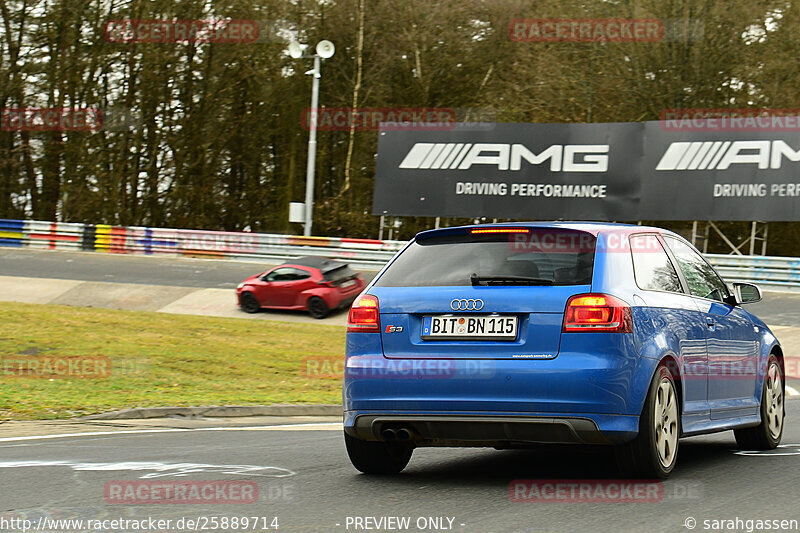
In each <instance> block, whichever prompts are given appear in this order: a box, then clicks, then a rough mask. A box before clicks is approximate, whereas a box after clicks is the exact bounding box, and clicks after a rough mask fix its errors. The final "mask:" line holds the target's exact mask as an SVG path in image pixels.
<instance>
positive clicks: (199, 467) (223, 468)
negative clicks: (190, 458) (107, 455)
mask: <svg viewBox="0 0 800 533" xmlns="http://www.w3.org/2000/svg"><path fill="white" fill-rule="evenodd" d="M35 466H51V467H52V466H67V467H70V468H72V469H73V470H75V471H93V472H119V471H134V472H141V471H143V470H152V471H153V472H151V473H149V474H145V475H143V476H141V477H140V479H154V478H159V477H166V476H175V477H183V476H188V475H189V474H197V473H204V472H216V473H218V474H230V475H242V476H244V475H247V476H260V477H290V476H294V475H295V474H296V472H293V471H291V470H289V469H287V468H281V467H279V466H256V465H209V464H201V463H159V462H150V463H144V462H130V461H129V462H122V463H81V462H72V461H0V469H3V468H30V467H35Z"/></svg>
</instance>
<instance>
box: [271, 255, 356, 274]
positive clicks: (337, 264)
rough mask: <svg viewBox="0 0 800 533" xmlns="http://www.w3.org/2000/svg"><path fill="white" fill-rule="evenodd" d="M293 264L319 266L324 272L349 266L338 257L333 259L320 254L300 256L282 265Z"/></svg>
mask: <svg viewBox="0 0 800 533" xmlns="http://www.w3.org/2000/svg"><path fill="white" fill-rule="evenodd" d="M291 265H296V266H304V267H311V268H318V269H319V270H321V271H322V272H330V271H331V270H335V269H337V268H341V267H343V266H347V263H342V262H341V261H337V260H336V259H331V258H329V257H320V256H318V255H304V256H302V257H298V258H297V259H292V260H291V261H287V262H285V263H283V264H282V265H280V266H291Z"/></svg>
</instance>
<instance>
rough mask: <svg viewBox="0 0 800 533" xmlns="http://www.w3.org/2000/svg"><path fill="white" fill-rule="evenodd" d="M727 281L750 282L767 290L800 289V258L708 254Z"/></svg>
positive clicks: (707, 256) (711, 261)
mask: <svg viewBox="0 0 800 533" xmlns="http://www.w3.org/2000/svg"><path fill="white" fill-rule="evenodd" d="M706 258H707V259H708V260H709V262H710V263H711V264H712V265H714V268H716V269H717V271H718V272H719V273H720V274H721V275H722V277H723V278H725V280H726V281H749V282H751V283H757V284H758V285H761V286H762V287H763V288H765V289H769V288H776V289H779V288H784V289H800V258H797V257H772V256H757V255H721V254H706Z"/></svg>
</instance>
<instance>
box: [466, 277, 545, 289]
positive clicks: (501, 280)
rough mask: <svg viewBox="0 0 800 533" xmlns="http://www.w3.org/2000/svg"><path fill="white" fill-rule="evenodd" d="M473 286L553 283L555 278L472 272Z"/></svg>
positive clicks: (471, 280)
mask: <svg viewBox="0 0 800 533" xmlns="http://www.w3.org/2000/svg"><path fill="white" fill-rule="evenodd" d="M469 280H470V282H472V286H473V287H475V286H477V285H552V284H553V280H551V279H543V278H530V277H527V276H479V275H477V274H472V275H471V276H470V277H469Z"/></svg>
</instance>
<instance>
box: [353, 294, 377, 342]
mask: <svg viewBox="0 0 800 533" xmlns="http://www.w3.org/2000/svg"><path fill="white" fill-rule="evenodd" d="M379 313H380V311H379V310H378V299H377V298H376V297H375V296H372V295H371V294H365V295H364V296H359V297H358V298H356V301H355V302H353V306H352V307H351V308H350V315H349V316H348V317H347V331H348V332H350V331H357V332H360V333H380V332H381V324H380V318H379Z"/></svg>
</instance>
